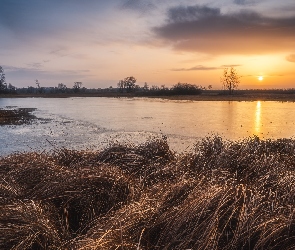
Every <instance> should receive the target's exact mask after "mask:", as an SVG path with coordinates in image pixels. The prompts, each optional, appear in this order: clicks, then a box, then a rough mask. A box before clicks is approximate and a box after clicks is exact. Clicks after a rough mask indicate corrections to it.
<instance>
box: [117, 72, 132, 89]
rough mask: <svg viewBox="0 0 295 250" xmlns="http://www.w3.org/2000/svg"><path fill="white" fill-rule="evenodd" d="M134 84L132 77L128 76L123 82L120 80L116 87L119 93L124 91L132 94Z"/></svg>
mask: <svg viewBox="0 0 295 250" xmlns="http://www.w3.org/2000/svg"><path fill="white" fill-rule="evenodd" d="M135 83H136V79H135V78H134V77H133V76H128V77H126V78H124V80H120V81H119V82H118V83H117V86H118V88H119V89H120V92H124V89H126V91H127V92H132V91H133V90H134V89H135V86H136V85H135Z"/></svg>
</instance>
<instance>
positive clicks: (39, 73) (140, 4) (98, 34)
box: [0, 0, 295, 89]
mask: <svg viewBox="0 0 295 250" xmlns="http://www.w3.org/2000/svg"><path fill="white" fill-rule="evenodd" d="M0 66H2V67H3V69H4V72H5V75H6V81H7V82H8V83H11V84H12V85H14V86H16V87H19V88H20V87H28V86H35V80H36V79H38V81H39V83H40V86H41V87H55V86H57V85H58V83H64V84H66V85H67V87H72V86H73V85H74V82H76V81H80V82H82V83H83V86H84V87H87V88H106V87H110V86H113V87H116V86H117V83H118V82H119V80H121V79H123V78H125V77H127V76H134V77H135V78H136V79H137V84H139V85H140V86H143V84H144V82H147V83H148V85H149V86H152V85H158V86H161V85H165V86H166V87H170V86H172V85H174V84H176V83H178V82H183V83H184V82H186V83H191V84H197V85H201V86H203V87H207V86H209V85H212V86H213V89H221V88H222V85H221V83H220V77H221V76H222V73H223V71H224V68H229V67H234V68H235V69H236V71H237V73H238V74H239V75H240V76H241V79H240V80H241V83H240V86H239V89H250V88H255V89H256V88H259V89H261V88H262V89H265V88H295V1H294V0H280V1H277V0H219V1H213V0H197V1H193V0H187V1H186V0H178V1H177V0H161V1H159V0H107V1H106V0H25V1H24V0H0ZM259 79H260V80H259Z"/></svg>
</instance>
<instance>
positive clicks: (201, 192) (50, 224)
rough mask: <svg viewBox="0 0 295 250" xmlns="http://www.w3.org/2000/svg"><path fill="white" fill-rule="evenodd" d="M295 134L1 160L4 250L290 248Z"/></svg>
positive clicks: (294, 223) (294, 222)
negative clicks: (184, 148) (181, 149)
mask: <svg viewBox="0 0 295 250" xmlns="http://www.w3.org/2000/svg"><path fill="white" fill-rule="evenodd" d="M294 151H295V140H292V139H280V140H260V139H259V138H258V137H254V138H249V139H245V140H243V141H239V142H232V141H224V140H222V138H220V137H210V138H204V139H203V140H202V141H200V142H198V143H197V144H196V146H195V150H194V151H193V152H190V153H183V154H181V155H177V154H175V153H173V152H172V151H170V150H169V146H168V144H167V141H165V140H152V141H148V142H147V143H145V144H143V145H139V146H134V145H121V144H114V145H111V146H109V147H108V148H106V149H105V150H102V151H100V152H87V151H74V150H67V149H62V150H59V151H55V152H54V153H42V154H38V153H25V154H15V155H10V156H7V157H4V158H2V159H1V161H0V177H1V178H0V180H1V181H0V249H134V250H139V249H294V248H295V243H294V242H295V219H294V217H295V181H294V178H295V152H294Z"/></svg>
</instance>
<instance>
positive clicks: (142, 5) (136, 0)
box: [121, 0, 156, 12]
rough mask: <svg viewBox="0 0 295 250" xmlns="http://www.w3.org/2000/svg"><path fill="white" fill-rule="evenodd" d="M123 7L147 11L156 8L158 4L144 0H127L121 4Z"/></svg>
mask: <svg viewBox="0 0 295 250" xmlns="http://www.w3.org/2000/svg"><path fill="white" fill-rule="evenodd" d="M121 8H122V9H131V10H136V11H140V12H147V11H150V10H152V9H155V8H156V6H155V5H154V4H153V3H151V2H147V1H143V0H127V1H125V2H124V3H123V4H122V5H121Z"/></svg>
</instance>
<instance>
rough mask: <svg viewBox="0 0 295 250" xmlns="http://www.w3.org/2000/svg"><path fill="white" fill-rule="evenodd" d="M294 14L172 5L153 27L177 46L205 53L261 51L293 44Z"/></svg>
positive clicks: (274, 49) (159, 34)
mask: <svg viewBox="0 0 295 250" xmlns="http://www.w3.org/2000/svg"><path fill="white" fill-rule="evenodd" d="M294 30H295V16H294V17H286V18H284V17H281V18H270V17H265V16H262V15H260V14H259V13H256V12H252V11H245V10H244V11H240V12H237V13H228V14H223V13H221V11H220V9H218V8H209V7H206V6H188V7H181V6H180V7H174V8H171V9H170V10H169V11H168V13H167V20H166V22H165V23H164V24H163V25H161V26H158V27H154V28H153V31H154V34H155V35H156V37H158V38H160V39H161V40H164V41H165V42H166V43H167V42H168V43H169V44H171V45H172V46H173V47H174V48H175V49H176V50H180V51H194V52H202V53H207V54H215V55H216V54H263V53H269V52H273V51H283V50H286V49H288V48H294V46H295V42H294V41H295V33H294V32H293V31H294Z"/></svg>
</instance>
